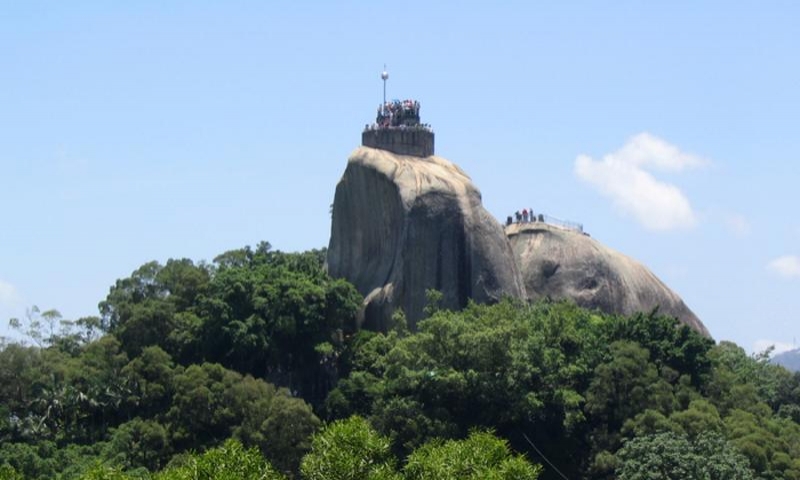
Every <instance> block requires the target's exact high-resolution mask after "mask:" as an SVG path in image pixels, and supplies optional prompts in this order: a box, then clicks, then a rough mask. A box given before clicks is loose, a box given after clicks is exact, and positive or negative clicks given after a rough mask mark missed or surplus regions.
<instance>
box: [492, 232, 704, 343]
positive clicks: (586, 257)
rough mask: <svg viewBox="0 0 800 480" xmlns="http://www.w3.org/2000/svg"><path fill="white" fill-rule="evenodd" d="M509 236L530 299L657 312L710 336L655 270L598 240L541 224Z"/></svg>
mask: <svg viewBox="0 0 800 480" xmlns="http://www.w3.org/2000/svg"><path fill="white" fill-rule="evenodd" d="M506 233H507V234H508V238H509V241H510V242H511V247H512V249H513V250H514V256H515V258H516V261H517V265H518V267H519V269H520V272H521V273H522V279H523V282H524V284H525V290H526V292H527V297H528V299H529V300H531V301H535V300H538V299H541V298H548V297H549V298H552V299H563V298H568V299H572V300H573V301H575V303H577V304H578V305H580V306H582V307H586V308H592V309H594V308H596V309H599V310H602V311H604V312H609V313H618V314H622V315H630V314H632V313H635V312H649V311H652V310H653V309H654V308H658V311H659V313H662V314H667V315H671V316H674V317H676V318H678V319H679V320H680V321H682V322H683V323H685V324H687V325H689V326H690V327H692V328H693V329H694V330H696V331H698V332H700V333H701V334H703V335H705V336H709V333H708V330H707V329H706V327H705V326H704V325H703V323H702V322H701V321H700V319H698V318H697V316H696V315H695V314H694V313H693V312H692V311H691V310H690V309H689V307H687V306H686V304H685V303H683V300H681V298H680V297H679V296H678V295H677V294H675V292H673V291H672V290H670V289H669V288H668V287H667V286H666V285H665V284H664V283H663V282H661V280H659V279H658V278H657V277H656V276H655V275H653V273H652V272H651V271H650V270H648V269H647V268H646V267H645V266H643V265H642V264H641V263H639V262H637V261H635V260H633V259H631V258H630V257H627V256H625V255H623V254H621V253H619V252H616V251H614V250H612V249H610V248H608V247H606V246H604V245H602V244H601V243H600V242H598V241H596V240H594V239H593V238H591V237H589V236H587V235H584V234H583V233H581V232H577V231H573V230H569V229H564V228H560V227H558V226H554V225H549V224H546V223H542V222H534V223H522V224H513V225H510V226H508V227H506Z"/></svg>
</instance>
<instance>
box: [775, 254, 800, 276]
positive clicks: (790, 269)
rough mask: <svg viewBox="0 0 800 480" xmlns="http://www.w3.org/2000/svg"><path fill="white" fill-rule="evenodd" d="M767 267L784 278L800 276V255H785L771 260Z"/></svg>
mask: <svg viewBox="0 0 800 480" xmlns="http://www.w3.org/2000/svg"><path fill="white" fill-rule="evenodd" d="M767 268H768V269H769V270H770V271H772V273H775V274H777V275H780V276H781V277H784V278H800V257H798V256H797V255H784V256H782V257H778V258H776V259H775V260H772V261H771V262H769V264H767Z"/></svg>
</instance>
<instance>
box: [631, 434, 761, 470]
mask: <svg viewBox="0 0 800 480" xmlns="http://www.w3.org/2000/svg"><path fill="white" fill-rule="evenodd" d="M617 456H618V457H619V467H618V468H617V478H618V479H619V480H646V479H652V478H658V479H663V480H684V479H689V478H697V479H707V480H750V479H753V478H755V475H754V474H753V471H752V470H750V468H749V466H748V463H747V459H746V458H745V457H744V456H742V454H741V453H739V452H738V451H737V450H736V448H735V447H733V446H732V445H731V444H730V443H729V442H727V441H726V440H725V439H724V437H722V436H720V435H719V434H717V433H713V432H710V433H704V434H702V435H700V436H699V437H698V438H697V440H696V441H695V442H690V441H689V440H688V438H687V437H686V436H684V435H677V434H675V433H672V432H665V433H657V434H653V435H646V436H644V437H636V438H634V439H633V440H630V441H628V442H627V443H625V445H624V446H623V447H622V448H621V449H620V450H619V452H618V453H617Z"/></svg>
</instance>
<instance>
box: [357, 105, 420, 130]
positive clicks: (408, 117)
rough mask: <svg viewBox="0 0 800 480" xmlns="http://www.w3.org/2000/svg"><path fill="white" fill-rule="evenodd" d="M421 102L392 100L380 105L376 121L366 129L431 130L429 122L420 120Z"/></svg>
mask: <svg viewBox="0 0 800 480" xmlns="http://www.w3.org/2000/svg"><path fill="white" fill-rule="evenodd" d="M419 106H420V105H419V102H418V101H416V100H392V101H391V102H386V103H384V104H383V105H380V106H379V107H378V116H377V118H376V119H375V123H374V124H372V125H366V126H365V130H379V129H387V128H389V129H395V128H396V129H400V130H426V131H431V127H430V125H428V124H424V123H420V121H419Z"/></svg>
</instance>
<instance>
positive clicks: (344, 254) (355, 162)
mask: <svg viewBox="0 0 800 480" xmlns="http://www.w3.org/2000/svg"><path fill="white" fill-rule="evenodd" d="M327 266H328V272H329V273H330V274H331V275H332V276H334V277H343V278H346V279H347V280H348V281H350V282H351V283H353V284H354V285H355V286H356V288H357V289H358V290H359V291H360V292H361V293H362V294H363V295H364V296H365V297H366V300H365V308H364V312H363V318H362V324H363V325H364V326H366V327H368V328H374V329H378V330H385V329H386V328H388V326H389V325H390V320H391V316H392V314H393V312H394V311H395V310H397V309H398V308H402V310H403V311H404V312H405V314H406V316H407V319H408V321H409V323H410V324H411V325H412V326H414V325H415V324H416V322H417V320H419V319H420V318H422V316H423V309H424V307H425V304H426V290H427V289H435V290H438V291H440V292H441V293H442V294H443V305H442V306H443V307H445V308H452V309H458V308H462V307H464V306H465V305H466V304H467V302H468V301H469V300H470V299H472V300H474V301H476V302H481V303H483V302H495V301H497V300H499V299H500V298H502V297H503V296H510V297H514V298H524V288H523V285H522V280H521V276H520V273H519V271H518V269H517V266H516V264H515V261H514V255H513V253H512V251H511V246H510V244H509V242H508V239H507V238H506V235H505V233H504V231H503V228H502V227H501V226H500V224H499V223H498V222H497V220H496V219H495V218H494V217H493V216H492V215H490V214H489V213H488V212H486V210H485V209H484V208H483V205H482V203H481V194H480V192H479V191H478V189H477V188H476V187H475V185H473V183H472V181H471V180H470V178H469V177H468V176H467V175H466V174H465V173H464V172H463V171H462V170H461V169H460V168H458V167H457V166H456V165H455V164H453V163H451V162H449V161H448V160H446V159H444V158H441V157H437V156H428V157H416V156H407V155H398V154H395V153H392V152H389V151H386V150H381V149H376V148H369V147H359V148H357V149H356V150H355V151H354V152H353V154H352V155H351V156H350V159H349V160H348V164H347V168H346V170H345V172H344V175H343V176H342V179H341V180H340V181H339V184H338V185H337V187H336V195H335V198H334V202H333V221H332V225H331V239H330V244H329V246H328V258H327Z"/></svg>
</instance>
